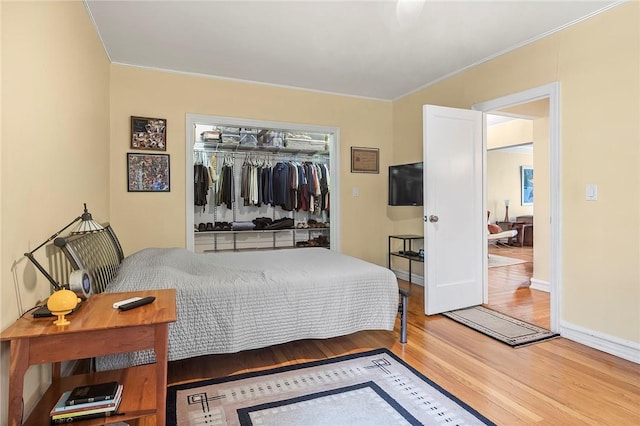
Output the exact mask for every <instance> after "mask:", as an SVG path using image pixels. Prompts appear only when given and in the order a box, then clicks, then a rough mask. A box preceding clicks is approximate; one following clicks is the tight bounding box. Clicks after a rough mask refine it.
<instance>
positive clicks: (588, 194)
mask: <svg viewBox="0 0 640 426" xmlns="http://www.w3.org/2000/svg"><path fill="white" fill-rule="evenodd" d="M597 199H598V185H596V184H594V183H588V184H587V187H586V190H585V200H587V201H596V200H597Z"/></svg>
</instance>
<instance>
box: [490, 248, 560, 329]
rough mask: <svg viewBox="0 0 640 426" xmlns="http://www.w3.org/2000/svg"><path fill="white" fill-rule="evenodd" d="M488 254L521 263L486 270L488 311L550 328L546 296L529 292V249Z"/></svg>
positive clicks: (496, 250)
mask: <svg viewBox="0 0 640 426" xmlns="http://www.w3.org/2000/svg"><path fill="white" fill-rule="evenodd" d="M489 254H497V255H499V256H506V257H513V258H516V259H521V260H525V261H526V263H521V264H518V265H511V266H502V267H498V268H489V274H488V282H489V304H488V305H487V306H488V307H489V308H491V309H494V310H496V311H499V312H502V313H504V314H507V315H510V316H512V317H514V318H518V319H520V320H523V321H526V322H529V323H532V324H535V325H538V326H540V327H544V328H549V327H550V317H549V303H550V301H549V293H546V292H544V291H539V290H532V289H531V288H529V280H530V279H531V276H532V275H533V248H532V247H527V246H525V247H514V246H501V247H495V246H489Z"/></svg>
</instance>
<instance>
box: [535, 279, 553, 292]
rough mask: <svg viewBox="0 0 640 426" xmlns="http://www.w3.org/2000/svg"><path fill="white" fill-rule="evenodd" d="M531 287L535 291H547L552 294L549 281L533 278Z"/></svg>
mask: <svg viewBox="0 0 640 426" xmlns="http://www.w3.org/2000/svg"><path fill="white" fill-rule="evenodd" d="M530 281H531V287H530V288H532V289H533V290H540V291H546V292H547V293H551V283H550V282H549V281H543V280H539V279H537V278H533V277H532V278H531V280H530Z"/></svg>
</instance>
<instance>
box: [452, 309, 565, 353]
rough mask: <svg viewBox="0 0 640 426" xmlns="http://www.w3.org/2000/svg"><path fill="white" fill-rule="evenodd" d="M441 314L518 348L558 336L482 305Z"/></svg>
mask: <svg viewBox="0 0 640 426" xmlns="http://www.w3.org/2000/svg"><path fill="white" fill-rule="evenodd" d="M442 315H444V316H446V317H448V318H451V319H452V320H454V321H457V322H459V323H460V324H464V325H466V326H467V327H470V328H472V329H474V330H476V331H479V332H480V333H483V334H486V335H487V336H489V337H493V338H494V339H496V340H499V341H501V342H503V343H506V344H507V345H509V346H511V347H514V348H519V347H522V346H525V345H530V344H532V343H538V342H544V341H546V340H550V339H554V338H556V337H558V336H560V335H559V334H558V333H553V332H551V331H549V330H547V329H546V328H542V327H538V326H537V325H533V324H529V323H528V322H524V321H520V320H519V319H515V318H511V317H510V316H508V315H504V314H501V313H500V312H496V311H493V310H491V309H487V308H485V307H483V306H473V307H471V308H465V309H458V310H456V311H450V312H445V313H443V314H442Z"/></svg>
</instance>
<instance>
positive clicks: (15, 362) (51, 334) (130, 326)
mask: <svg viewBox="0 0 640 426" xmlns="http://www.w3.org/2000/svg"><path fill="white" fill-rule="evenodd" d="M134 296H140V297H144V296H155V297H156V300H155V301H154V302H153V303H151V304H149V305H145V306H141V307H138V308H135V309H132V310H129V311H119V310H118V309H114V308H113V303H114V302H117V301H119V300H124V299H128V298H131V297H134ZM68 318H69V320H70V321H71V324H69V325H66V326H61V327H58V326H56V325H54V324H53V318H32V317H31V314H29V313H27V314H25V316H24V317H22V318H20V319H18V320H17V321H16V322H15V323H14V324H13V325H11V326H10V327H9V328H7V329H6V330H4V331H3V332H2V334H1V335H0V341H5V340H8V341H10V342H11V360H10V368H9V372H10V377H9V425H11V426H18V425H20V421H21V419H20V417H21V413H22V393H23V387H24V374H25V372H26V371H27V368H28V367H29V366H30V365H34V364H44V363H54V367H53V374H52V376H53V377H52V384H51V386H50V387H49V389H47V391H46V392H45V394H44V395H43V397H42V399H41V400H40V401H39V402H38V404H37V406H36V407H35V408H34V410H33V412H32V413H31V415H30V416H29V418H28V419H27V421H26V422H25V424H26V425H34V426H35V425H47V424H49V412H50V411H51V408H53V406H54V405H55V403H56V401H57V400H58V398H59V397H60V395H62V393H63V392H65V391H67V390H71V389H72V388H74V387H75V386H79V385H83V384H87V383H100V382H107V381H111V380H118V381H119V382H120V383H121V384H122V385H123V386H124V388H123V393H122V402H121V404H120V408H119V410H118V412H119V413H124V414H123V415H119V416H114V417H107V418H102V419H90V420H83V421H79V422H74V424H76V423H77V424H79V425H82V426H89V425H101V424H105V423H115V422H120V421H127V420H132V419H136V418H139V417H145V416H150V415H155V416H156V424H157V425H159V426H160V425H164V424H165V417H166V409H165V404H166V397H167V362H168V349H167V347H168V340H169V323H171V322H174V321H175V320H176V303H175V290H153V291H139V292H131V293H102V294H97V295H95V296H92V297H91V298H90V299H88V300H87V301H85V302H84V303H83V305H82V306H81V307H80V309H79V310H78V311H77V312H75V313H74V314H73V315H71V316H69V317H68ZM143 349H153V350H154V351H155V355H156V363H155V364H149V365H143V366H138V367H131V368H125V369H121V370H113V371H104V372H99V373H91V374H82V375H74V376H68V377H60V374H59V372H60V367H59V363H60V362H61V361H66V360H75V359H84V358H92V357H96V356H101V355H110V354H117V353H121V352H131V351H138V350H143Z"/></svg>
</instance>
